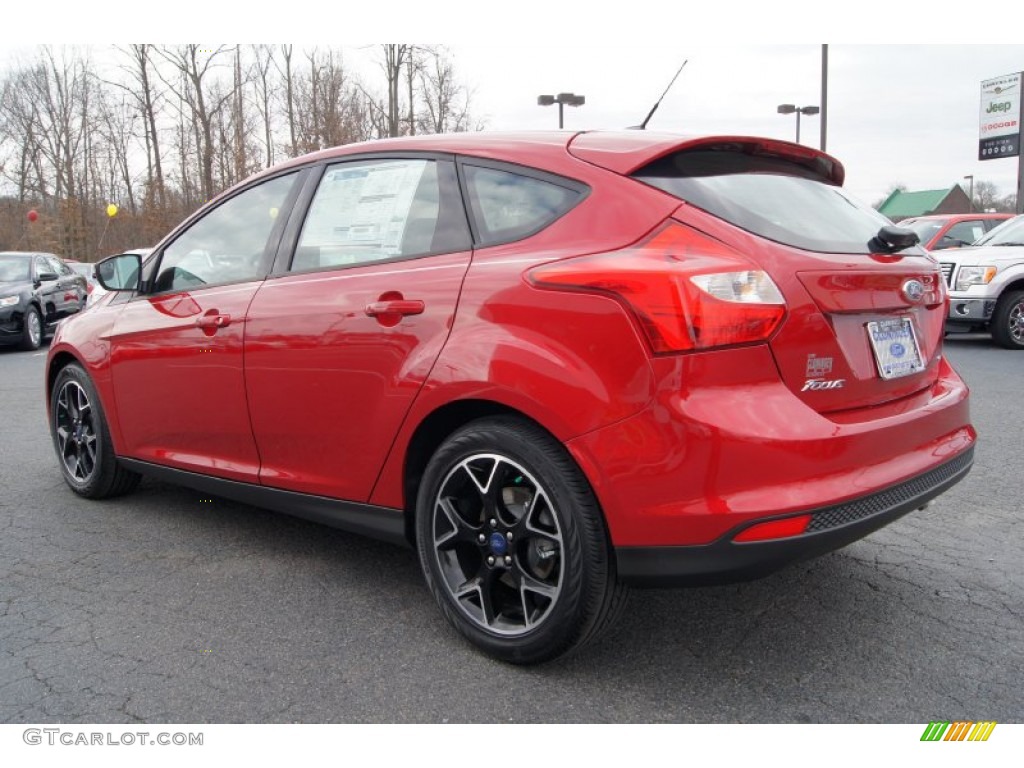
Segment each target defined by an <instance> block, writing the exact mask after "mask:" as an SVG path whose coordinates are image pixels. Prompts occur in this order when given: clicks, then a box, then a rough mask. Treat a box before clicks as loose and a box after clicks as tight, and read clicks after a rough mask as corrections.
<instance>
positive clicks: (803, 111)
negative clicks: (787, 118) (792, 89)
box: [778, 104, 821, 144]
mask: <svg viewBox="0 0 1024 768" xmlns="http://www.w3.org/2000/svg"><path fill="white" fill-rule="evenodd" d="M820 111H821V109H820V108H819V107H798V106H797V105H796V104H779V109H778V112H779V114H780V115H792V114H794V113H796V143H797V144H799V143H800V115H816V114H818V113H819V112H820Z"/></svg>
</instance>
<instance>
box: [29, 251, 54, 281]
mask: <svg viewBox="0 0 1024 768" xmlns="http://www.w3.org/2000/svg"><path fill="white" fill-rule="evenodd" d="M35 262H36V279H37V280H38V279H39V277H40V275H45V274H46V273H48V272H50V273H54V274H59V273H56V272H54V266H53V264H51V263H50V262H49V260H48V259H47V258H46V257H45V256H36V259H35Z"/></svg>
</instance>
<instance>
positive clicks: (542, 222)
mask: <svg viewBox="0 0 1024 768" xmlns="http://www.w3.org/2000/svg"><path fill="white" fill-rule="evenodd" d="M464 169H465V174H466V187H467V190H468V192H469V200H470V205H471V206H472V208H473V216H474V218H475V219H476V225H477V229H478V230H479V232H478V237H479V239H480V242H481V244H482V245H497V244H498V243H507V242H511V241H513V240H519V239H521V238H524V237H528V236H530V235H532V234H535V233H536V232H539V231H540V230H541V229H543V228H544V227H546V226H548V225H549V224H551V223H552V222H553V221H555V219H557V218H558V217H560V216H561V215H562V214H564V213H565V212H567V211H568V210H569V209H570V208H572V207H573V206H574V205H575V204H576V203H577V202H578V201H579V200H580V199H582V197H583V192H582V190H581V189H579V188H577V187H575V186H572V185H571V184H570V183H569V182H566V184H565V185H562V184H559V183H556V182H554V181H553V180H552V181H545V180H542V179H539V178H536V177H534V176H526V175H523V174H519V173H515V172H513V171H507V170H500V169H497V168H486V167H481V166H475V165H465V166H464Z"/></svg>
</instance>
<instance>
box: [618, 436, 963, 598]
mask: <svg viewBox="0 0 1024 768" xmlns="http://www.w3.org/2000/svg"><path fill="white" fill-rule="evenodd" d="M973 462H974V447H973V446H972V447H970V448H968V449H967V450H966V451H964V452H963V453H961V454H960V455H958V456H956V457H955V458H953V459H951V460H950V461H947V462H946V463H944V464H942V465H940V466H938V467H936V468H935V469H932V470H930V471H928V472H925V473H923V474H921V475H918V476H917V477H913V478H911V479H909V480H907V481H905V482H902V483H899V484H896V485H893V486H891V487H889V488H885V489H884V490H881V491H878V492H877V493H872V494H868V495H866V496H861V497H859V498H856V499H852V500H850V501H846V502H843V503H841V504H835V505H832V506H828V507H823V508H820V509H815V510H805V511H803V512H802V513H800V514H803V515H806V514H810V515H811V522H810V524H809V526H808V531H807V532H806V533H803V534H800V535H797V536H790V537H787V538H783V539H773V540H770V541H756V542H737V541H735V540H734V539H735V537H736V536H737V535H739V534H740V533H741V532H742V531H743V530H745V529H746V528H749V527H751V526H750V525H744V526H741V527H739V528H737V529H735V530H733V531H730V532H729V533H728V534H726V535H725V536H722V537H721V538H720V539H718V540H717V541H714V542H712V543H710V544H704V545H693V546H676V547H618V548H616V550H615V555H616V561H617V567H618V573H619V577H620V578H621V579H622V580H623V581H625V582H627V583H630V584H634V585H637V586H654V587H669V586H689V585H700V584H724V583H729V582H735V581H746V580H749V579H755V578H760V577H761V576H765V575H767V574H769V573H771V572H772V571H775V570H778V569H779V568H781V567H783V566H785V565H788V564H790V563H794V562H798V561H800V560H806V559H809V558H812V557H817V556H818V555H822V554H824V553H826V552H830V551H832V550H834V549H839V548H840V547H844V546H846V545H847V544H850V543H851V542H854V541H857V540H858V539H861V538H863V537H864V536H867V535H868V534H869V533H871V532H873V531H876V530H878V529H879V528H881V527H883V526H885V525H888V524H889V523H891V522H892V521H893V520H896V519H897V518H899V517H902V516H903V515H905V514H907V513H908V512H911V511H913V510H916V509H920V508H921V507H923V506H924V505H926V504H927V503H928V502H929V501H931V500H932V499H933V498H935V497H936V496H938V495H939V494H941V493H942V492H943V491H945V490H947V489H948V488H950V487H951V486H953V485H955V484H956V483H958V482H959V481H960V480H962V479H963V478H964V477H965V476H966V475H967V473H968V472H969V471H970V469H971V465H972V464H973ZM766 519H773V518H766ZM774 519H779V518H774ZM760 522H764V520H760V521H757V523H760ZM757 523H754V524H757Z"/></svg>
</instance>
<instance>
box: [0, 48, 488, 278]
mask: <svg viewBox="0 0 1024 768" xmlns="http://www.w3.org/2000/svg"><path fill="white" fill-rule="evenodd" d="M97 53H98V52H97V50H96V49H94V48H86V49H80V48H79V49H67V48H55V47H49V46H47V47H41V48H39V49H38V50H37V51H36V52H35V54H34V55H33V57H32V58H31V60H29V61H26V62H21V63H19V64H17V65H15V66H13V67H11V68H10V70H9V71H8V72H6V73H5V74H4V75H3V76H2V77H0V249H2V250H9V249H15V248H20V249H34V250H42V251H51V252H53V253H57V254H59V255H61V256H64V257H65V258H74V259H79V260H83V261H93V260H95V259H97V258H99V257H101V256H104V255H107V254H110V253H117V252H118V251H121V250H125V249H128V248H131V247H140V246H146V245H152V244H153V243H155V242H156V241H157V240H159V239H160V238H161V237H162V236H163V235H164V234H166V233H167V232H168V231H169V230H170V229H171V228H172V227H173V226H174V225H175V224H177V223H178V222H179V221H180V220H181V219H182V218H184V217H185V216H187V215H188V214H190V213H191V212H193V211H195V210H196V209H197V208H198V207H199V206H201V205H202V204H203V203H205V202H206V201H208V200H210V199H211V198H212V197H214V196H216V195H217V194H218V193H220V192H221V191H223V190H224V189H227V188H228V187H230V186H231V185H233V184H235V183H237V182H239V181H241V180H242V179H244V178H246V177H247V176H249V175H251V174H253V173H255V172H257V171H259V170H261V169H263V168H267V167H269V166H271V165H274V164H275V163H278V162H280V161H282V160H284V159H287V158H290V157H297V156H299V155H302V154H306V153H308V152H313V151H316V150H319V149H325V148H327V147H332V146H337V145H340V144H348V143H351V142H355V141H364V140H368V139H374V138H384V137H392V136H405V135H412V134H418V133H447V132H455V131H467V130H477V129H479V128H481V127H482V126H481V125H479V124H477V123H476V122H474V119H473V117H472V115H471V112H470V101H471V98H470V97H471V94H470V91H469V89H468V88H467V86H466V85H465V84H464V83H463V82H462V81H461V80H460V79H459V78H458V77H457V75H456V71H455V65H454V62H453V60H452V57H451V55H450V53H449V52H448V51H447V50H446V49H445V48H443V47H441V46H425V45H414V44H408V43H401V44H398V43H389V44H385V45H380V46H375V47H374V48H373V53H372V56H373V58H374V60H375V65H376V66H375V69H374V70H373V73H372V77H368V76H366V75H365V74H363V75H360V74H358V73H356V72H354V71H353V70H352V68H350V67H349V66H348V65H347V64H346V50H345V49H336V48H320V47H313V48H300V47H296V46H293V45H276V46H272V45H235V46H227V45H220V46H212V47H211V46H201V45H199V44H187V45H177V46H165V45H149V44H133V45H128V46H125V47H114V48H113V49H112V50H111V51H109V52H108V51H101V52H99V53H100V54H101V55H100V56H99V57H97V55H96V54H97ZM97 58H99V59H102V61H98V60H97ZM111 204H114V205H116V206H117V210H116V212H115V211H114V209H113V208H110V209H109V212H108V206H110V205H111ZM32 211H34V212H35V213H34V214H33V215H32V216H31V218H32V219H34V220H30V216H29V214H30V212H32ZM110 214H113V215H110Z"/></svg>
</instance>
